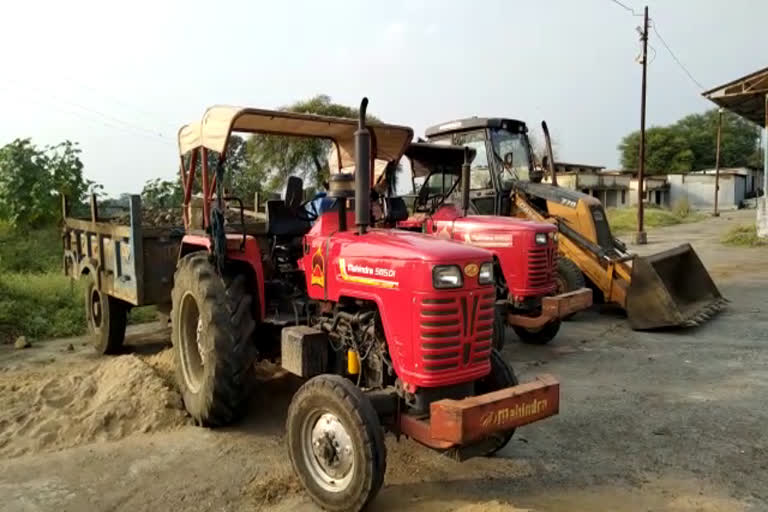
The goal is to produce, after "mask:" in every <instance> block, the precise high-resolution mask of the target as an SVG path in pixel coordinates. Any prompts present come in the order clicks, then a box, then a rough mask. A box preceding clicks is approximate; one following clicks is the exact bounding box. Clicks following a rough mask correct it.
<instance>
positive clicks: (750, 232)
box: [720, 224, 768, 247]
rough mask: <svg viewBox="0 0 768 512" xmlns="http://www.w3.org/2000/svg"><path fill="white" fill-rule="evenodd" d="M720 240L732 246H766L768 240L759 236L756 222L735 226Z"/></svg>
mask: <svg viewBox="0 0 768 512" xmlns="http://www.w3.org/2000/svg"><path fill="white" fill-rule="evenodd" d="M720 241H721V242H722V243H723V244H724V245H729V246H731V247H766V246H768V240H767V239H765V238H760V237H758V236H757V227H756V226H755V225H754V224H746V225H743V226H735V227H733V228H731V229H730V230H728V232H727V233H726V234H724V235H723V236H722V238H721V239H720Z"/></svg>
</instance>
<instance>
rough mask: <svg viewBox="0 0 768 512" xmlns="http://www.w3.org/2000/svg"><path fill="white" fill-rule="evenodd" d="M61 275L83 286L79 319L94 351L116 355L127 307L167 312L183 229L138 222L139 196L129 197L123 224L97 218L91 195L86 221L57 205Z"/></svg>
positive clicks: (123, 328)
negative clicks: (82, 319) (84, 322)
mask: <svg viewBox="0 0 768 512" xmlns="http://www.w3.org/2000/svg"><path fill="white" fill-rule="evenodd" d="M62 206H63V207H62V211H63V215H64V226H63V232H62V239H63V245H64V273H65V274H66V275H67V276H69V277H70V278H72V279H74V280H77V281H81V282H83V283H84V301H85V315H86V320H87V325H88V330H89V333H90V335H91V337H92V339H93V344H94V347H95V348H96V350H97V351H98V352H99V353H102V354H117V353H119V352H120V351H121V349H122V345H123V341H124V339H125V326H126V320H127V315H128V312H129V311H130V309H131V308H132V307H136V306H148V305H156V306H158V310H159V311H161V312H166V313H168V312H170V306H171V288H172V287H173V272H174V270H175V268H176V261H177V260H178V257H179V247H180V245H181V239H182V237H183V236H184V228H183V226H176V227H173V226H168V227H156V226H147V225H144V224H143V223H142V208H141V198H140V197H139V196H138V195H132V196H130V198H129V214H128V219H127V221H128V222H127V225H125V224H119V223H116V222H113V221H110V220H109V219H100V217H99V211H98V205H97V202H96V199H95V197H93V196H92V197H91V212H90V213H91V215H90V218H88V219H82V218H77V217H72V216H70V213H69V208H68V205H67V201H66V199H65V200H64V201H63V204H62Z"/></svg>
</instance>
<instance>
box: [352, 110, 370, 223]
mask: <svg viewBox="0 0 768 512" xmlns="http://www.w3.org/2000/svg"><path fill="white" fill-rule="evenodd" d="M367 108H368V98H363V101H362V102H361V103H360V117H359V118H358V125H357V131H356V132H355V167H356V170H355V173H356V176H355V224H357V229H358V232H359V233H360V234H361V235H362V234H365V232H366V230H367V228H368V226H369V225H370V224H371V132H370V131H369V130H368V128H367V127H366V125H365V110H366V109H367Z"/></svg>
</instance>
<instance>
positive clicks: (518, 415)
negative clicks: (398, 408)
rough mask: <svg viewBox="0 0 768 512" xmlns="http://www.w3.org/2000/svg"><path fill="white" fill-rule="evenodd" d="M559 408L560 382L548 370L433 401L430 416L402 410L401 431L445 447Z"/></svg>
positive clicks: (451, 446) (439, 447)
mask: <svg viewBox="0 0 768 512" xmlns="http://www.w3.org/2000/svg"><path fill="white" fill-rule="evenodd" d="M559 409H560V382H559V381H558V380H557V379H556V378H555V377H554V376H552V375H548V374H544V375H539V376H537V377H536V379H535V380H533V381H530V382H526V383H524V384H518V385H517V386H512V387H509V388H505V389H501V390H499V391H494V392H492V393H486V394H484V395H477V396H472V397H469V398H465V399H463V400H439V401H437V402H433V403H432V404H431V406H430V414H429V417H428V418H422V417H417V416H413V415H410V414H402V415H400V418H399V424H400V432H401V433H403V434H405V435H407V436H408V437H410V438H412V439H414V440H416V441H418V442H420V443H422V444H424V445H426V446H429V447H430V448H435V449H441V450H444V449H448V448H453V447H457V446H463V445H467V444H471V443H474V442H478V441H480V440H482V439H484V438H486V437H488V436H490V435H492V434H496V433H499V432H508V431H510V430H512V429H514V428H517V427H520V426H522V425H527V424H528V423H533V422H535V421H539V420H542V419H544V418H547V417H549V416H554V415H555V414H557V413H558V411H559Z"/></svg>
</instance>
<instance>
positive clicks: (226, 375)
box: [171, 252, 256, 427]
mask: <svg viewBox="0 0 768 512" xmlns="http://www.w3.org/2000/svg"><path fill="white" fill-rule="evenodd" d="M174 283H175V285H174V288H173V292H172V298H173V311H172V313H171V317H172V324H173V335H172V339H173V343H174V346H175V347H174V352H175V355H176V372H177V382H178V383H179V387H180V388H181V390H182V397H183V398H184V404H185V406H186V407H187V411H188V412H189V413H190V414H191V415H192V417H193V418H194V419H195V420H196V421H197V422H198V423H199V424H201V425H203V426H208V427H217V426H223V425H227V424H230V423H232V422H234V421H235V420H237V419H238V418H239V417H240V416H241V415H242V413H243V409H244V405H245V401H246V398H247V386H248V381H249V377H250V374H251V372H252V370H253V362H254V360H255V355H256V354H255V347H254V345H253V340H252V337H253V333H254V330H255V328H256V320H255V319H254V317H253V313H252V303H253V299H252V296H251V294H250V293H249V290H248V279H247V277H246V276H245V275H242V274H236V275H233V276H225V277H224V279H222V278H221V277H220V276H219V275H218V274H217V273H216V271H215V269H214V267H213V265H212V264H211V263H210V261H209V257H208V254H207V253H204V252H199V253H193V254H190V255H187V256H185V257H184V258H182V259H181V260H180V261H179V264H178V266H177V270H176V274H175V276H174ZM189 290H194V291H195V292H196V293H193V295H196V297H195V298H196V300H197V306H198V309H199V313H200V318H201V319H203V318H205V320H207V325H208V328H207V333H206V338H208V339H210V340H212V344H211V345H210V346H209V347H208V349H209V356H208V357H209V363H210V364H209V365H208V367H207V368H206V370H205V375H204V382H203V384H202V386H201V389H200V390H199V391H198V392H197V393H193V392H192V391H191V390H189V389H187V387H186V385H185V381H184V377H183V374H181V372H182V371H183V370H182V368H181V361H180V357H181V355H180V351H181V350H183V347H182V343H180V341H179V340H178V339H177V336H179V329H180V327H179V325H177V324H178V323H179V322H180V320H179V318H178V316H179V315H180V311H178V310H177V309H178V308H179V307H180V304H181V300H182V298H183V296H184V293H185V292H186V291H189ZM205 320H204V322H205ZM204 325H205V323H204Z"/></svg>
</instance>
